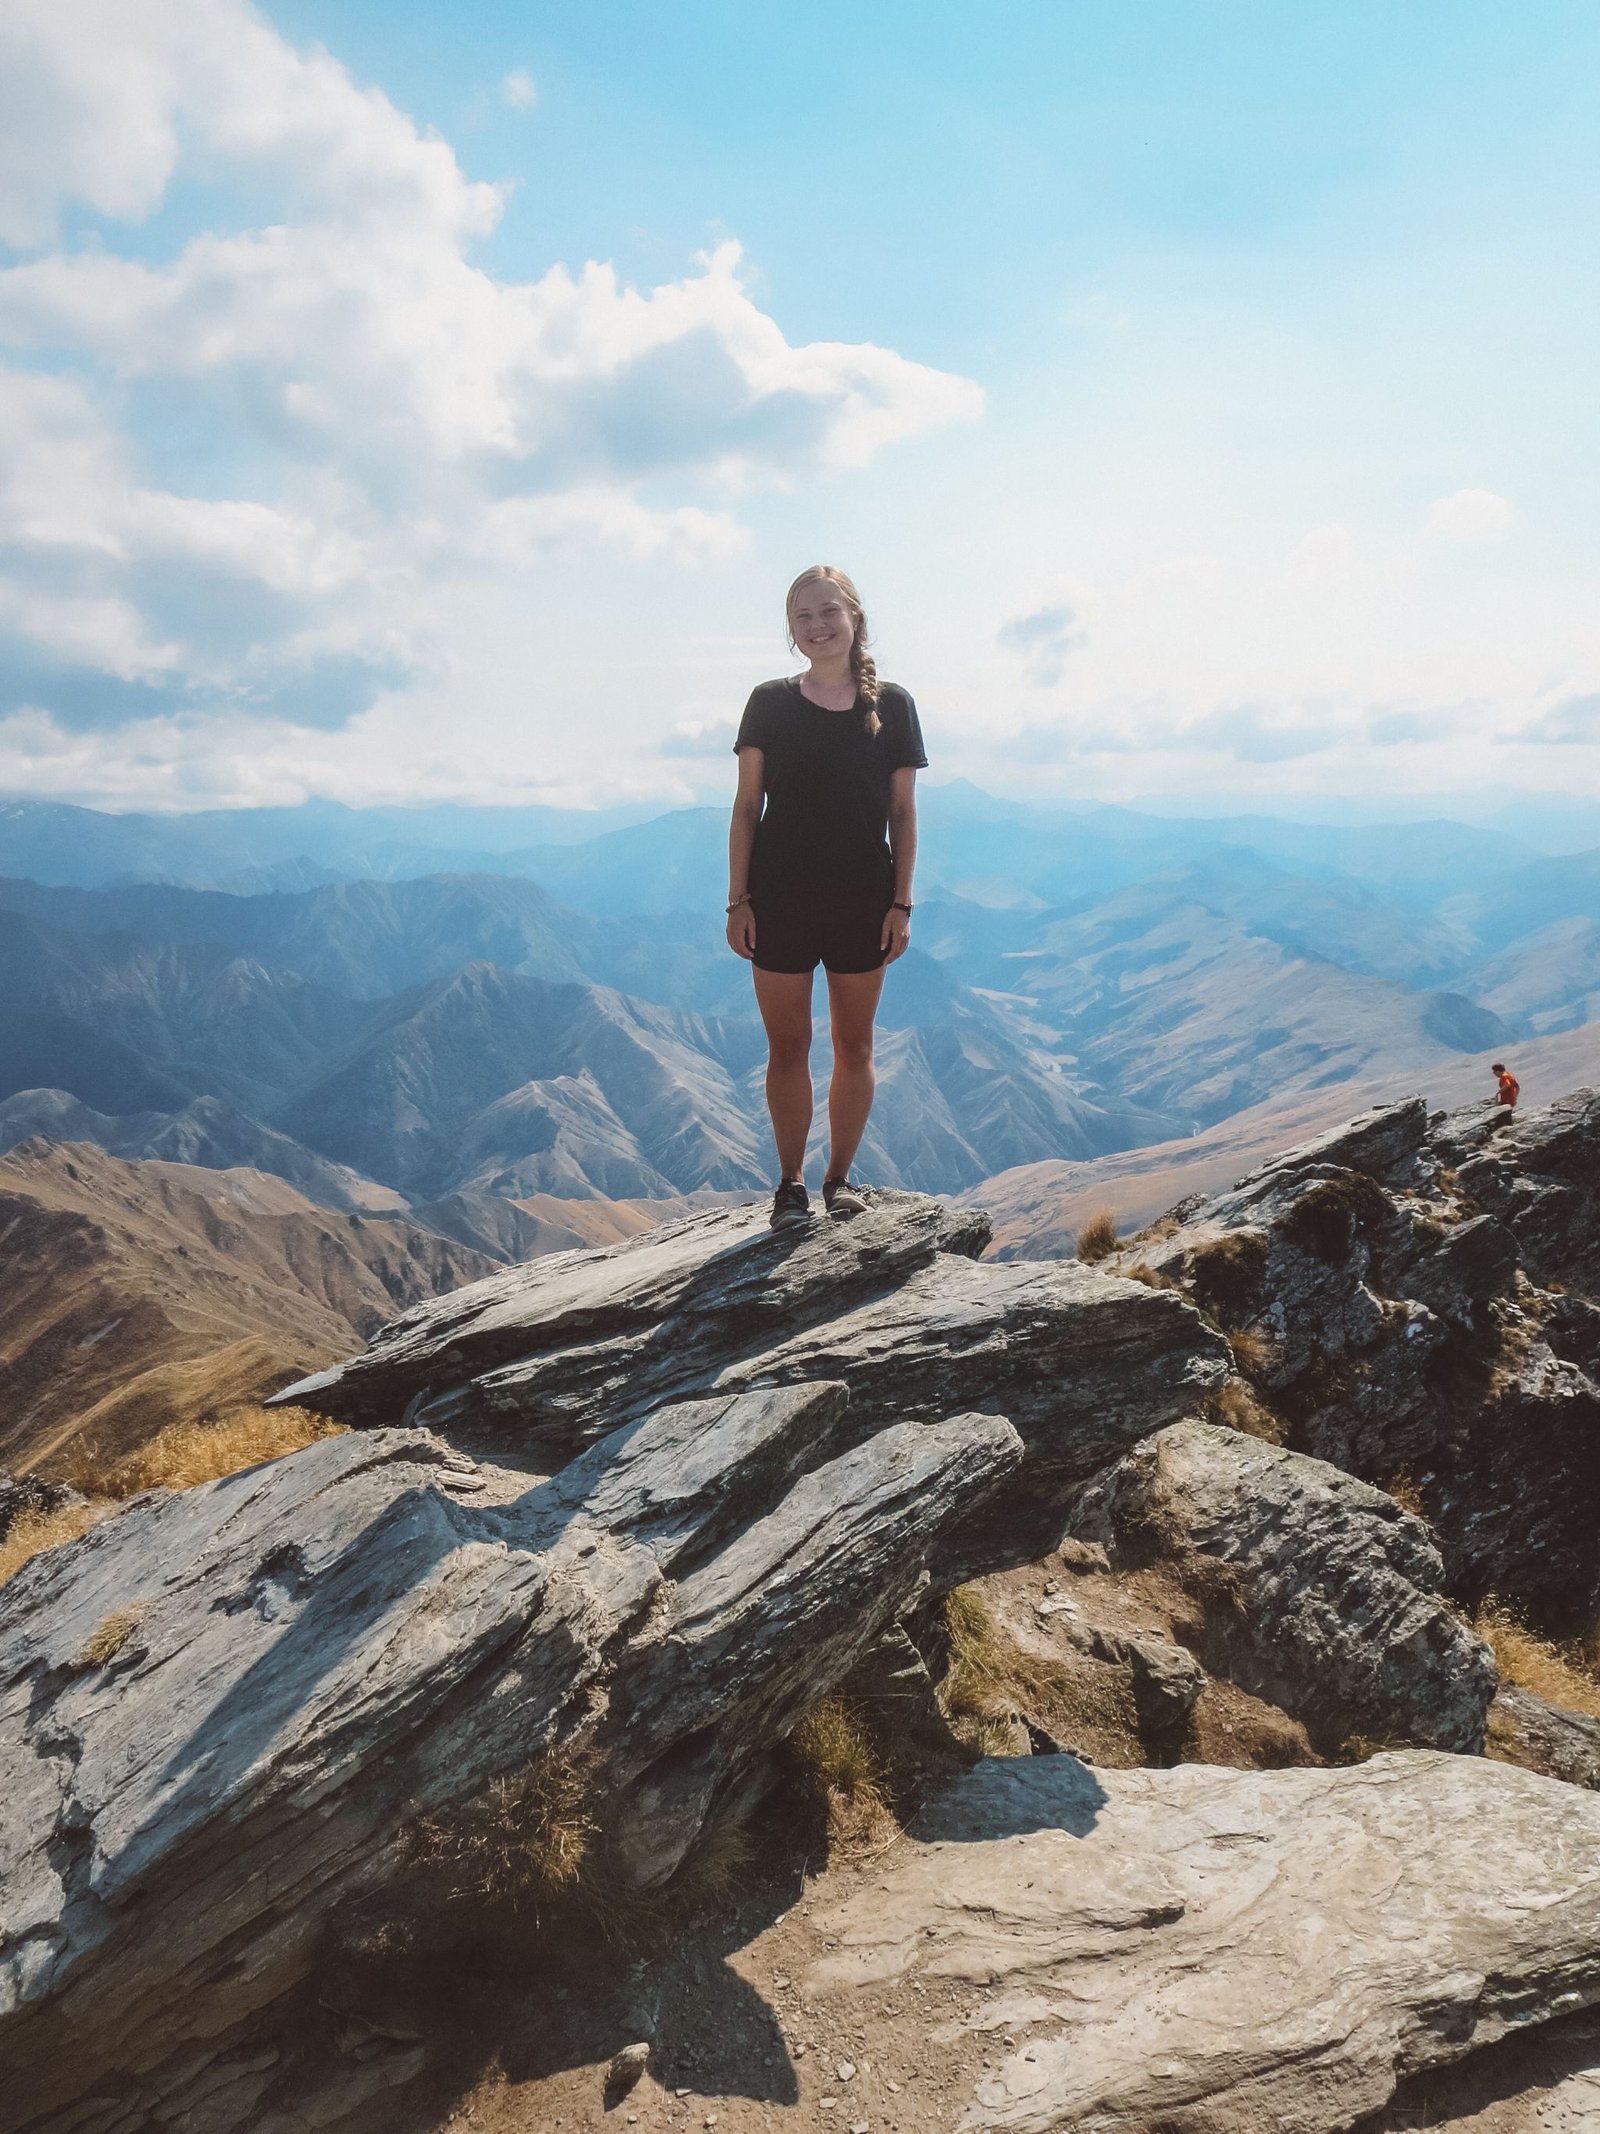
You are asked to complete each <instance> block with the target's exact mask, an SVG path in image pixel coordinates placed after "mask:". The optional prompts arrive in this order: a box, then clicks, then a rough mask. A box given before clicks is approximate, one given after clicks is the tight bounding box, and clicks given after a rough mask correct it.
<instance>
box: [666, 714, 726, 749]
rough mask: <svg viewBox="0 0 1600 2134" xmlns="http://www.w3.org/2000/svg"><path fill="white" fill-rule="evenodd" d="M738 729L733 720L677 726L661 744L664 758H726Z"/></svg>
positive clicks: (711, 720)
mask: <svg viewBox="0 0 1600 2134" xmlns="http://www.w3.org/2000/svg"><path fill="white" fill-rule="evenodd" d="M738 731H739V729H738V727H737V726H736V725H735V724H734V722H733V720H732V719H708V720H706V721H705V722H704V724H702V725H698V726H696V725H684V726H675V727H674V728H673V729H672V732H671V733H670V734H668V736H667V738H666V739H665V740H664V741H663V742H662V743H661V751H660V752H661V754H662V755H663V756H701V757H703V756H725V755H727V754H728V752H729V751H730V750H731V749H732V747H733V744H734V739H735V737H736V735H737V734H738Z"/></svg>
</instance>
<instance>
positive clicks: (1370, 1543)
mask: <svg viewBox="0 0 1600 2134" xmlns="http://www.w3.org/2000/svg"><path fill="white" fill-rule="evenodd" d="M1073 1532H1074V1534H1075V1535H1076V1536H1078V1537H1079V1538H1081V1539H1084V1540H1089V1541H1097V1542H1099V1543H1101V1544H1102V1545H1103V1546H1104V1547H1105V1548H1106V1550H1107V1552H1108V1554H1109V1556H1110V1559H1111V1563H1112V1566H1113V1568H1121V1567H1126V1568H1130V1569H1132V1568H1137V1567H1139V1566H1142V1565H1144V1564H1147V1563H1150V1562H1152V1561H1160V1562H1164V1563H1167V1564H1168V1565H1170V1566H1171V1567H1172V1568H1173V1569H1174V1571H1175V1572H1176V1573H1177V1575H1178V1576H1179V1577H1180V1579H1188V1580H1189V1581H1191V1582H1193V1583H1194V1584H1195V1585H1196V1586H1197V1587H1198V1589H1199V1595H1200V1598H1201V1599H1202V1600H1203V1601H1204V1602H1205V1603H1206V1606H1205V1609H1204V1622H1205V1643H1204V1648H1203V1650H1202V1653H1201V1657H1202V1658H1203V1659H1204V1661H1205V1663H1206V1665H1207V1666H1208V1667H1209V1668H1210V1669H1211V1670H1212V1671H1213V1673H1217V1674H1225V1675H1227V1676H1228V1677H1230V1678H1231V1679H1232V1680H1233V1681H1235V1682H1237V1683H1238V1684H1239V1685H1240V1686H1241V1687H1242V1688H1244V1689H1248V1690H1249V1691H1251V1692H1252V1694H1254V1695H1256V1696H1259V1697H1264V1698H1266V1699H1267V1700H1268V1702H1270V1703H1272V1704H1276V1705H1278V1706H1279V1707H1280V1708H1281V1709H1282V1710H1284V1711H1286V1712H1289V1713H1290V1714H1292V1716H1293V1717H1295V1718H1296V1719H1298V1720H1300V1722H1301V1723H1302V1724H1303V1725H1304V1727H1305V1728H1306V1731H1307V1732H1308V1733H1309V1734H1310V1736H1311V1739H1312V1741H1313V1743H1315V1744H1316V1746H1317V1747H1319V1748H1320V1749H1322V1750H1323V1751H1324V1752H1325V1753H1332V1752H1333V1751H1335V1750H1337V1749H1338V1748H1339V1747H1340V1746H1341V1745H1342V1744H1343V1743H1344V1742H1345V1741H1346V1740H1347V1739H1348V1738H1349V1737H1350V1736H1351V1735H1362V1736H1366V1737H1367V1738H1368V1739H1369V1740H1377V1741H1383V1742H1397V1741H1408V1742H1415V1743H1417V1744H1419V1745H1421V1746H1423V1747H1427V1748H1439V1749H1455V1750H1459V1751H1462V1752H1464V1753H1466V1754H1473V1753H1476V1752H1478V1751H1480V1750H1481V1749H1482V1747H1483V1740H1484V1724H1485V1717H1486V1714H1487V1712H1488V1708H1489V1700H1490V1699H1491V1697H1493V1695H1494V1693H1495V1681H1496V1677H1495V1667H1494V1660H1493V1657H1492V1655H1491V1654H1490V1651H1489V1648H1488V1646H1487V1645H1485V1644H1484V1643H1483V1641H1482V1639H1480V1638H1478V1637H1475V1636H1474V1635H1473V1633H1472V1632H1471V1631H1470V1630H1469V1629H1468V1628H1467V1627H1466V1625H1465V1624H1464V1623H1463V1622H1462V1621H1461V1619H1460V1617H1459V1616H1458V1615H1457V1614H1456V1613H1455V1612H1454V1610H1453V1609H1452V1608H1451V1607H1450V1606H1449V1604H1448V1603H1447V1602H1446V1601H1445V1600H1444V1599H1443V1597H1442V1594H1441V1588H1442V1586H1443V1584H1444V1565H1443V1563H1442V1561H1441V1560H1440V1556H1439V1552H1438V1550H1437V1549H1436V1548H1435V1547H1434V1545H1433V1543H1432V1541H1431V1539H1430V1538H1429V1535H1428V1530H1427V1528H1426V1527H1425V1526H1424V1525H1423V1523H1422V1521H1421V1520H1420V1519H1416V1518H1413V1517H1412V1515H1411V1514H1410V1513H1409V1512H1406V1511H1403V1510H1402V1509H1401V1507H1400V1506H1399V1505H1398V1504H1397V1503H1396V1502H1395V1501H1394V1499H1393V1498H1392V1497H1390V1496H1387V1495H1386V1494H1385V1493H1384V1492H1383V1491H1382V1490H1379V1489H1373V1488H1372V1487H1371V1486H1370V1485H1369V1484H1367V1483H1365V1482H1359V1481H1357V1480H1355V1478H1354V1477H1353V1476H1350V1475H1346V1474H1341V1473H1340V1472H1339V1470H1338V1469H1337V1468H1335V1467H1330V1466H1328V1465H1327V1464H1326V1463H1325V1462H1324V1461H1321V1460H1310V1459H1306V1458H1305V1457H1303V1456H1302V1455H1301V1454H1299V1453H1295V1452H1290V1451H1288V1450H1286V1449H1285V1448H1284V1447H1282V1446H1279V1445H1267V1444H1263V1443H1262V1442H1261V1441H1260V1440H1259V1439H1257V1438H1252V1437H1244V1436H1241V1435H1240V1434H1239V1433H1238V1432H1237V1431H1233V1430H1225V1429H1220V1428H1218V1427H1217V1426H1215V1425H1213V1424H1209V1423H1200V1422H1194V1421H1187V1422H1181V1423H1174V1424H1172V1425H1171V1426H1170V1427H1169V1428H1167V1429H1165V1430H1162V1431H1159V1432H1158V1433H1157V1434H1156V1435H1155V1436H1154V1437H1152V1438H1149V1439H1147V1440H1146V1441H1145V1442H1144V1443H1143V1444H1142V1445H1138V1446H1136V1447H1135V1448H1134V1450H1133V1451H1132V1452H1130V1453H1128V1454H1127V1455H1126V1456H1125V1457H1124V1458H1123V1459H1122V1460H1120V1461H1119V1462H1118V1463H1117V1465H1116V1466H1115V1467H1113V1468H1111V1469H1110V1470H1109V1472H1108V1473H1106V1474H1105V1475H1103V1476H1102V1477H1101V1478H1100V1480H1099V1481H1097V1482H1096V1483H1094V1484H1093V1485H1092V1486H1091V1488H1090V1489H1089V1490H1088V1491H1087V1492H1086V1493H1085V1495H1084V1497H1083V1499H1082V1500H1081V1502H1080V1504H1079V1507H1078V1509H1077V1511H1076V1512H1075V1514H1074V1517H1073Z"/></svg>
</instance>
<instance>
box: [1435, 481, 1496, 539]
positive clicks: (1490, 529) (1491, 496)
mask: <svg viewBox="0 0 1600 2134" xmlns="http://www.w3.org/2000/svg"><path fill="white" fill-rule="evenodd" d="M1516 516H1517V512H1516V506H1515V505H1514V504H1510V503H1508V502H1507V501H1506V499H1505V498H1504V497H1503V496H1496V494H1495V493H1494V491H1493V490H1492V489H1458V490H1457V491H1456V492H1455V494H1454V495H1453V496H1442V497H1439V498H1438V499H1437V500H1436V501H1435V502H1434V503H1432V504H1430V505H1429V506H1428V532H1429V533H1430V534H1431V535H1432V536H1433V537H1434V539H1435V540H1438V541H1494V540H1498V539H1499V537H1500V535H1501V534H1503V533H1504V532H1505V531H1506V529H1507V528H1508V527H1509V526H1510V525H1511V524H1512V522H1513V521H1514V520H1515V518H1516Z"/></svg>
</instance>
